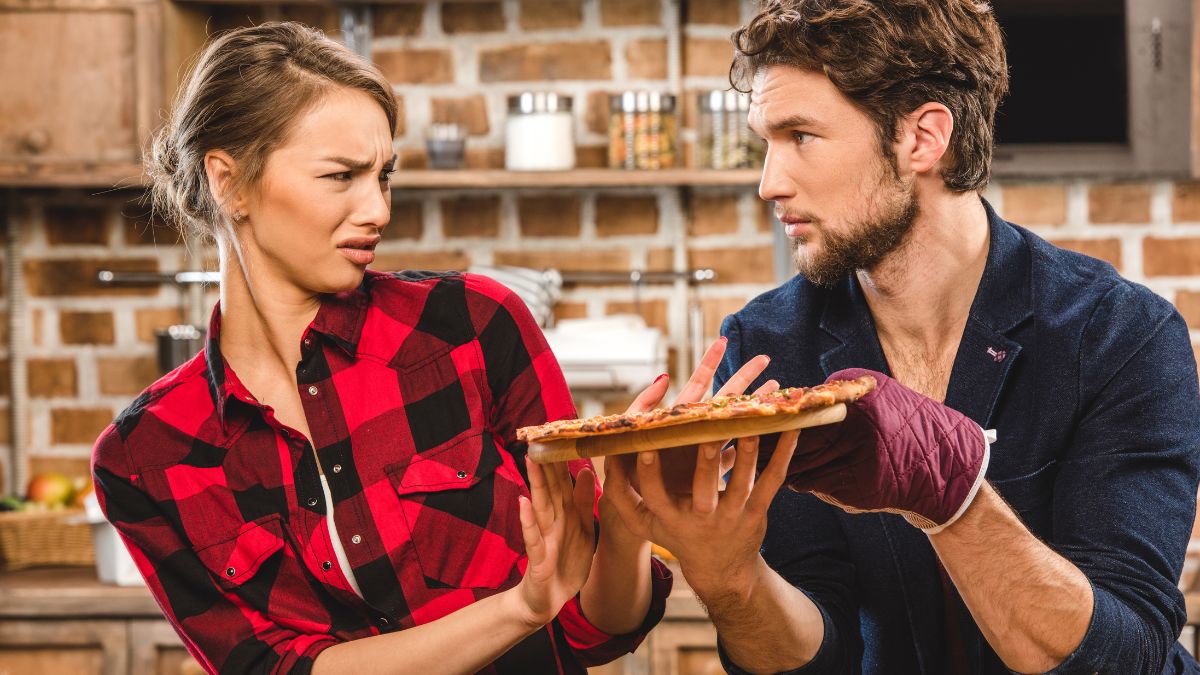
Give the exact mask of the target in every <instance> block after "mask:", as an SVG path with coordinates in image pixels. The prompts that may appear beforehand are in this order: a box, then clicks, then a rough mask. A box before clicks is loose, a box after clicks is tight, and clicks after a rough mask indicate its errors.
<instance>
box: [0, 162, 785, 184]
mask: <svg viewBox="0 0 1200 675" xmlns="http://www.w3.org/2000/svg"><path fill="white" fill-rule="evenodd" d="M761 175H762V171H761V170H760V169H731V170H726V171H719V170H714V169H662V170H660V171H642V170H637V171H623V170H619V169H574V170H571V171H505V170H504V169H462V170H458V171H435V170H429V169H412V170H409V169H400V170H398V171H397V172H396V173H394V174H392V188H393V189H395V190H405V189H410V190H476V189H492V190H502V189H509V188H537V189H542V188H606V187H663V186H666V187H690V186H713V187H721V186H729V187H753V186H756V185H758V180H759V178H760V177H761ZM148 185H149V182H148V181H147V180H146V177H145V176H144V175H142V174H141V168H140V167H139V166H137V165H130V166H128V167H123V168H119V169H117V170H108V171H89V170H86V169H80V170H78V171H73V172H68V171H60V172H56V173H42V174H33V173H27V174H20V175H14V174H11V173H9V174H4V173H0V187H82V188H144V187H147V186H148Z"/></svg>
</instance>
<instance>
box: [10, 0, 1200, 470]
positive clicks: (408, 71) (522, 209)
mask: <svg viewBox="0 0 1200 675" xmlns="http://www.w3.org/2000/svg"><path fill="white" fill-rule="evenodd" d="M679 4H680V3H678V2H677V1H676V0H505V1H503V2H474V3H448V4H442V3H439V2H429V3H426V4H416V5H408V4H403V5H388V6H381V7H379V8H378V10H377V13H376V35H375V38H374V48H375V58H376V60H377V61H378V62H379V63H380V65H381V66H382V67H383V69H384V71H385V72H386V73H388V75H389V77H390V78H391V79H392V80H393V82H394V83H395V85H396V92H397V95H398V96H399V97H400V99H401V100H402V102H403V106H402V109H403V110H404V115H403V116H402V120H401V124H400V128H399V130H398V134H399V135H398V141H397V147H398V149H399V150H400V152H401V154H402V157H403V159H404V162H403V163H404V165H405V166H406V167H409V168H413V167H421V166H424V164H425V158H424V154H423V151H422V149H421V148H422V133H423V130H424V128H425V127H426V125H427V124H428V123H430V122H431V121H459V122H462V123H464V124H466V125H467V126H468V128H469V129H470V130H471V133H472V136H471V138H470V141H469V155H468V159H469V163H470V165H471V166H474V167H497V166H500V165H501V163H502V154H503V151H502V138H503V123H504V114H505V98H506V96H507V95H509V94H513V93H517V92H519V91H522V90H524V89H527V88H543V89H544V88H550V89H554V90H557V91H560V92H563V93H568V94H572V95H574V96H575V97H576V102H577V106H576V120H577V129H576V132H577V134H576V135H577V140H578V143H579V145H580V152H579V158H580V163H581V164H582V165H585V166H587V165H592V166H597V165H600V164H601V163H602V161H603V157H604V154H605V148H604V142H605V135H604V133H603V117H604V116H603V114H602V112H603V109H604V108H603V105H604V100H605V99H604V97H605V96H606V95H607V93H608V92H613V91H620V90H621V89H625V88H632V87H655V88H661V89H663V90H671V91H677V92H686V95H685V97H684V100H683V102H684V105H683V117H684V126H685V130H684V132H683V140H684V141H685V157H690V156H692V154H693V152H692V151H691V150H690V149H688V148H690V147H691V145H690V144H691V143H694V141H695V134H694V132H693V131H692V130H691V127H692V126H693V121H694V119H693V118H694V106H692V105H691V104H690V102H691V100H693V99H694V95H693V94H694V92H696V91H698V90H702V89H706V88H717V87H723V86H725V85H726V82H725V72H726V68H727V64H728V60H729V56H730V46H729V42H728V36H729V33H730V32H731V31H732V29H733V28H734V27H735V26H736V25H737V24H738V23H739V22H741V21H744V20H745V19H746V18H748V17H749V16H750V14H751V13H752V11H753V4H754V3H753V0H689V2H687V3H684V4H686V16H684V17H679V16H677V14H676V11H675V8H676V7H677V6H679ZM262 11H263V10H260V9H259V8H256V7H240V6H239V7H236V8H218V9H216V10H214V17H213V21H212V25H213V26H214V27H217V28H221V27H229V26H234V25H238V24H240V23H245V22H246V21H252V20H258V19H263V18H280V17H279V16H277V15H270V14H268V15H264V14H262V13H261V12H262ZM274 11H275V12H276V14H278V11H279V10H274ZM288 11H289V12H292V13H291V14H287V15H286V16H285V17H284V18H298V19H302V20H307V21H309V22H310V23H314V24H316V25H321V26H325V27H327V28H328V27H332V26H334V25H336V22H335V21H334V20H333V16H332V15H331V14H329V13H328V11H327V10H323V9H321V8H298V9H297V8H292V9H290V10H288ZM295 12H300V13H301V15H295ZM305 12H307V14H304V13H305ZM310 15H311V16H310ZM396 182H397V184H400V185H402V184H403V174H400V175H399V176H398V177H397V181H396ZM987 196H988V198H989V199H991V200H992V202H993V203H994V204H995V205H996V206H997V207H998V208H999V209H1000V210H1001V212H1002V213H1003V214H1005V215H1006V216H1007V217H1009V218H1010V219H1012V220H1014V221H1016V222H1019V223H1023V224H1026V225H1029V226H1031V227H1033V228H1034V229H1035V230H1036V231H1037V232H1039V233H1041V234H1042V235H1044V236H1046V237H1048V238H1050V239H1051V240H1054V241H1056V242H1058V243H1060V244H1062V245H1064V246H1067V247H1070V248H1075V249H1078V250H1081V251H1083V252H1085V253H1089V254H1091V255H1095V256H1097V257H1101V258H1104V259H1106V260H1110V261H1111V262H1113V263H1114V264H1115V265H1117V267H1118V268H1119V269H1120V270H1121V271H1122V272H1123V273H1124V274H1125V275H1126V276H1129V277H1130V278H1132V279H1134V280H1137V281H1140V282H1143V283H1146V284H1147V285H1149V286H1150V287H1151V288H1152V289H1154V290H1155V291H1157V292H1158V293H1160V294H1162V295H1163V296H1164V297H1166V298H1168V299H1169V300H1171V301H1173V302H1176V303H1177V304H1178V306H1179V307H1180V309H1181V311H1182V312H1183V313H1184V315H1185V316H1186V317H1187V319H1188V321H1189V324H1190V325H1191V326H1192V327H1193V330H1194V331H1196V332H1195V333H1194V337H1196V338H1197V343H1200V185H1193V184H1182V183H1181V184H1176V183H1172V182H1170V181H1152V182H1138V183H1116V184H1112V183H1106V182H1088V181H1082V180H1065V179H1064V180H1053V181H1046V182H1039V183H1016V182H1000V183H998V184H997V185H994V186H993V187H992V188H991V189H989V191H988V193H987ZM136 198H137V195H136V194H133V193H130V192H123V193H109V194H104V195H101V196H90V195H89V194H88V193H85V192H82V191H78V192H76V191H54V192H27V193H22V195H21V196H19V198H18V199H17V200H16V201H15V203H14V204H13V205H12V206H11V207H10V208H11V211H12V212H13V214H14V216H15V217H16V218H17V219H18V221H19V223H20V225H21V227H22V229H23V232H24V233H25V240H24V245H25V255H26V259H27V260H26V263H25V270H24V272H25V279H26V284H27V287H28V293H29V301H28V319H29V322H30V325H29V331H28V335H27V337H28V343H29V345H30V346H29V350H30V358H31V361H30V364H29V375H30V392H29V393H30V395H31V397H32V399H31V403H30V406H29V420H30V425H31V426H30V431H31V435H30V443H31V447H30V450H31V453H30V460H31V465H32V469H33V470H35V471H36V470H40V469H44V468H64V469H67V470H69V471H71V472H73V473H82V472H84V471H85V470H86V469H85V467H86V462H87V454H88V451H89V447H90V443H91V440H92V439H93V438H94V437H95V435H96V434H97V433H98V432H99V431H100V430H101V429H102V428H103V426H104V424H105V423H106V422H107V421H108V420H109V419H110V418H111V417H112V415H113V414H114V413H115V412H117V411H119V410H120V409H122V408H123V407H124V406H125V405H126V404H128V402H129V401H130V400H131V399H132V398H133V396H134V395H135V394H136V393H137V392H138V391H139V390H140V389H141V388H142V387H143V386H145V385H146V384H148V383H149V382H150V381H152V380H153V379H154V377H155V376H156V368H155V364H154V360H153V356H154V343H153V330H154V328H158V327H162V326H165V325H168V324H170V323H175V322H177V321H179V320H181V319H182V318H184V316H183V315H182V313H181V311H180V307H181V303H182V301H183V294H181V293H180V292H179V291H178V290H177V289H174V288H170V287H164V288H143V289H104V288H101V287H99V285H98V284H97V283H96V282H95V281H94V278H95V271H96V270H97V269H100V268H101V267H110V268H113V269H119V270H162V271H174V270H177V269H183V268H185V267H190V264H189V263H188V260H189V258H188V255H187V251H186V250H185V249H184V247H183V246H180V245H178V244H177V242H176V238H175V237H174V235H173V234H172V233H171V232H170V231H169V230H164V229H162V228H149V227H148V225H147V224H146V223H145V218H143V217H139V216H138V215H137V214H139V213H141V212H142V211H144V209H143V208H142V207H140V206H138V205H137V203H136ZM771 246H772V234H771V231H770V220H769V217H768V212H767V209H766V208H765V205H763V204H762V203H761V202H759V201H758V199H757V197H756V196H755V194H754V190H753V189H752V188H748V187H747V188H671V187H663V188H638V189H632V188H630V189H582V190H532V189H527V190H491V191H469V192H468V191H460V192H455V191H405V190H403V189H398V190H396V191H395V208H394V211H393V222H392V223H391V225H390V227H389V228H388V231H387V233H386V238H385V242H384V244H383V245H382V246H381V248H380V256H379V259H378V263H377V267H379V268H381V269H382V268H401V267H417V268H432V269H450V268H457V269H461V268H465V267H468V266H470V265H474V264H517V265H529V266H533V267H542V266H547V265H554V266H557V267H561V268H563V269H588V270H597V269H599V270H606V269H607V270H616V271H627V270H629V269H631V268H643V269H672V268H683V267H713V268H715V269H716V270H717V271H718V274H719V275H720V280H719V283H716V284H712V285H706V286H702V287H700V288H699V289H697V290H696V291H695V292H694V293H681V292H679V291H677V290H675V289H673V288H671V287H667V286H648V287H645V288H643V289H642V290H641V291H640V292H639V293H638V294H637V297H636V298H635V296H634V293H633V292H632V290H631V289H630V288H629V287H628V286H588V287H572V288H569V289H567V292H566V295H565V297H564V299H563V302H562V304H561V305H560V306H559V308H558V316H559V317H563V318H565V317H578V316H603V315H605V314H609V313H616V312H628V311H632V310H634V309H635V308H636V309H637V310H638V311H640V312H641V313H642V315H643V316H645V318H646V320H647V322H648V323H649V324H651V325H653V326H657V327H659V328H662V329H664V330H665V331H667V332H668V333H670V335H671V344H672V348H673V352H674V354H675V355H676V358H673V359H672V361H671V363H672V368H673V370H675V371H677V372H676V376H677V377H678V376H679V375H681V374H682V373H680V372H678V371H680V370H683V366H684V362H686V360H687V349H688V344H687V338H686V334H687V331H686V326H687V321H688V306H689V305H690V304H693V303H695V304H698V305H699V306H700V307H701V308H702V309H703V311H704V317H705V326H706V329H705V332H706V333H707V334H708V336H709V337H711V336H713V335H715V334H716V329H717V326H718V325H719V322H720V319H721V318H722V317H723V316H724V315H725V314H727V313H729V312H731V311H734V310H736V309H738V308H739V307H741V306H742V304H743V303H744V302H745V301H746V300H747V299H748V298H750V297H753V296H754V295H756V294H757V293H760V292H762V291H764V290H766V289H768V288H770V287H771V286H773V285H774V271H773V258H772V248H771ZM203 253H204V252H197V257H198V258H202V257H203ZM211 301H212V298H211V294H210V295H209V297H208V298H207V300H206V303H205V304H206V307H205V308H204V311H205V313H207V309H208V307H211ZM0 328H4V326H3V324H2V323H0ZM0 337H4V336H0ZM0 342H2V344H0V347H2V346H4V345H6V338H5V341H0ZM7 371H8V368H7V358H6V357H4V358H3V359H2V360H0V395H3V396H4V397H5V398H3V399H0V402H2V403H3V405H7V403H6V401H7V398H6V397H7V393H8V392H7V386H8V379H7ZM626 402H627V401H626V399H625V398H622V397H618V398H617V399H616V400H601V399H588V400H584V401H580V407H581V411H582V412H584V413H588V414H590V413H594V412H601V411H604V410H616V409H621V408H623V407H624V405H625V403H626ZM7 422H8V419H7V417H6V416H3V415H0V442H3V443H7V442H8V438H7V437H8V429H7V427H8V424H7Z"/></svg>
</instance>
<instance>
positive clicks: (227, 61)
mask: <svg viewBox="0 0 1200 675" xmlns="http://www.w3.org/2000/svg"><path fill="white" fill-rule="evenodd" d="M339 86H340V87H348V88H351V89H358V90H361V91H363V92H366V93H367V94H368V95H370V96H371V98H372V99H374V100H375V101H376V102H377V103H379V106H380V107H381V108H383V111H384V113H385V114H386V115H387V120H388V129H389V132H391V133H394V132H395V128H396V115H397V107H396V99H395V97H394V96H393V95H392V87H391V84H390V83H389V82H388V81H387V78H385V77H384V76H383V74H382V73H380V72H379V69H378V68H376V67H375V66H374V65H373V64H371V63H370V62H369V61H367V60H366V59H363V58H362V57H360V56H358V55H356V54H354V53H353V52H351V51H350V50H348V49H347V48H346V47H344V46H342V45H341V44H339V43H337V42H335V41H334V40H332V39H330V38H328V37H326V36H325V34H324V33H322V32H321V31H318V30H315V29H313V28H309V27H308V26H305V25H303V24H300V23H296V22H292V21H284V22H269V23H263V24H260V25H257V26H253V27H249V28H240V29H237V30H233V31H230V32H227V33H224V34H221V35H219V36H217V37H215V38H214V39H213V40H212V41H210V42H209V43H208V45H207V46H206V47H205V48H204V50H203V52H201V54H200V57H199V58H198V59H197V61H196V63H195V65H194V66H193V67H192V68H191V70H190V71H189V73H188V75H187V77H186V79H185V81H184V82H183V83H182V85H181V86H180V89H179V93H178V95H177V96H176V99H175V103H174V106H173V108H172V111H171V114H170V117H169V119H168V120H167V122H166V124H165V125H164V126H163V128H162V129H161V130H160V131H159V132H158V133H157V134H156V135H155V137H154V141H153V143H152V145H151V147H150V149H149V152H148V156H147V157H146V162H145V168H146V173H147V175H148V176H149V178H150V181H151V194H150V198H151V200H152V201H153V208H154V211H155V212H156V213H158V214H160V215H162V216H163V217H164V218H165V219H166V220H167V221H169V222H173V223H175V224H176V225H178V226H179V227H180V228H181V229H184V230H190V231H191V232H193V233H195V234H197V235H200V236H201V237H202V238H212V237H213V236H214V235H215V234H216V231H217V227H218V223H219V222H220V217H221V213H220V209H221V204H218V203H217V202H216V200H215V199H214V198H213V197H212V193H211V191H210V190H209V185H208V176H207V174H206V173H205V169H204V156H205V154H206V153H208V152H209V151H212V150H224V151H225V152H228V153H229V155H230V156H231V157H233V159H234V161H236V162H237V166H238V170H237V172H236V175H235V176H234V178H233V184H232V185H231V186H230V192H229V193H228V194H233V193H235V192H237V191H238V190H241V189H244V188H247V187H250V186H253V185H255V184H256V183H257V181H258V180H259V178H261V176H262V171H263V167H264V166H265V164H266V159H267V155H268V154H270V152H271V151H272V150H273V149H275V148H276V147H278V146H279V145H280V144H281V143H282V142H283V141H284V140H285V139H286V136H287V133H288V130H289V129H290V127H291V125H292V122H293V121H295V120H296V119H297V118H298V117H299V116H300V115H301V114H303V113H304V112H306V111H307V110H308V109H309V108H311V107H312V106H313V105H314V104H316V103H317V102H318V101H319V100H320V99H321V97H322V96H323V95H324V94H325V93H326V92H328V91H329V90H330V89H333V88H335V87H339Z"/></svg>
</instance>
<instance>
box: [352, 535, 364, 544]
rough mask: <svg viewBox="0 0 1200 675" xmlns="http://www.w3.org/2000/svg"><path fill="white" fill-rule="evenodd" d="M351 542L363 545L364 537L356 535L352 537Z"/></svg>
mask: <svg viewBox="0 0 1200 675" xmlns="http://www.w3.org/2000/svg"><path fill="white" fill-rule="evenodd" d="M350 541H351V542H353V543H355V544H361V543H362V535H359V534H356V535H354V536H353V537H350Z"/></svg>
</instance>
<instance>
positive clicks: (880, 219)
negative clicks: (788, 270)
mask: <svg viewBox="0 0 1200 675" xmlns="http://www.w3.org/2000/svg"><path fill="white" fill-rule="evenodd" d="M883 182H884V183H885V185H886V184H888V183H891V185H893V186H895V187H896V188H897V189H896V190H895V191H890V190H889V192H890V194H889V195H888V198H887V199H886V202H885V203H884V204H883V205H882V208H880V209H879V210H877V211H876V212H875V213H872V214H871V215H870V216H868V217H867V219H866V220H862V221H858V222H853V223H850V227H848V228H846V230H845V231H840V232H835V231H833V230H828V229H821V243H822V250H821V252H820V253H819V254H814V253H813V252H812V251H811V250H809V249H808V240H807V239H806V238H805V237H793V238H792V255H793V257H794V258H795V260H796V270H797V271H798V272H799V273H800V274H801V275H802V276H804V278H806V279H808V280H809V281H811V282H812V283H814V284H816V285H818V286H825V287H831V286H833V285H835V284H837V283H838V282H839V281H841V280H842V279H844V278H846V277H847V276H849V275H850V274H852V273H854V272H856V271H858V270H861V269H870V268H872V267H874V266H876V265H878V264H879V263H880V262H881V261H882V260H883V259H884V258H886V257H887V256H888V255H889V254H891V253H892V252H893V251H895V250H896V249H898V248H900V246H901V245H902V244H903V243H904V242H905V240H906V239H907V238H908V234H909V233H910V232H912V228H913V223H914V222H915V221H916V219H917V214H918V213H919V208H918V205H917V193H916V187H915V185H908V186H905V185H904V184H903V183H901V182H899V181H895V182H892V181H890V180H888V179H887V178H885V179H884V180H883ZM813 225H814V226H817V227H820V224H819V223H816V222H814V223H813Z"/></svg>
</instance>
